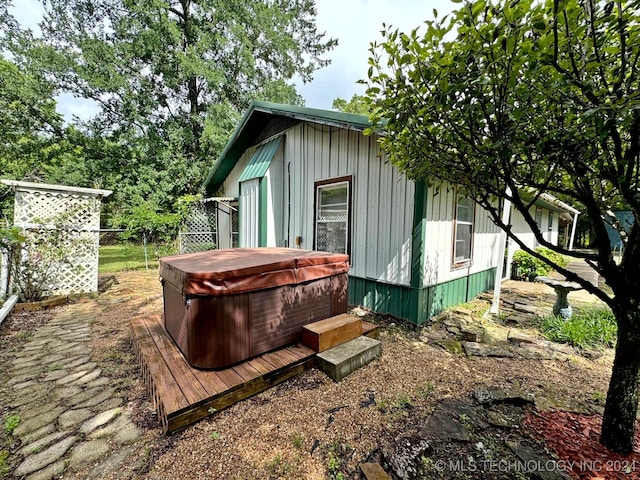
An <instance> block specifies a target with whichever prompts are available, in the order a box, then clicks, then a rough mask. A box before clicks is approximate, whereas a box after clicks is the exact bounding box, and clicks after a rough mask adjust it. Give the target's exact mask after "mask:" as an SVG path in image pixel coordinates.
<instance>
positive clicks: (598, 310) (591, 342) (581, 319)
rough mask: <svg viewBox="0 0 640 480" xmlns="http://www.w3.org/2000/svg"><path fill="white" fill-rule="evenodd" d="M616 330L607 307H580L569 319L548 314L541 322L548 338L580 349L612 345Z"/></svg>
mask: <svg viewBox="0 0 640 480" xmlns="http://www.w3.org/2000/svg"><path fill="white" fill-rule="evenodd" d="M617 330H618V328H617V325H616V321H615V317H614V315H613V312H612V311H611V309H609V308H608V307H582V308H580V309H579V310H577V311H576V312H575V313H574V315H573V316H572V317H571V318H570V319H569V320H564V319H562V318H560V317H555V316H550V317H547V318H545V319H544V320H543V322H542V331H543V333H544V334H545V336H546V337H547V338H548V339H549V340H552V341H554V342H560V343H568V344H570V345H573V346H574V347H578V348H580V349H584V348H587V347H594V346H605V347H613V346H614V345H615V343H616V334H617Z"/></svg>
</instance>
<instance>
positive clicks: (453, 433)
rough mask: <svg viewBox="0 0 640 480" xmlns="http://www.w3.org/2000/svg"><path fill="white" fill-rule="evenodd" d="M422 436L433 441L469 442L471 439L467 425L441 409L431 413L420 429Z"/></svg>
mask: <svg viewBox="0 0 640 480" xmlns="http://www.w3.org/2000/svg"><path fill="white" fill-rule="evenodd" d="M420 436H421V437H422V438H425V439H427V440H430V441H431V442H433V443H436V442H451V441H455V442H468V441H469V440H470V437H469V433H468V432H467V429H466V428H465V426H464V425H463V424H462V423H460V422H459V421H458V420H456V419H455V418H453V417H452V416H451V415H449V414H448V413H447V412H446V411H444V410H441V409H437V410H436V411H435V412H433V413H432V414H431V416H430V417H429V419H428V420H427V423H425V425H424V426H423V427H422V429H421V430H420Z"/></svg>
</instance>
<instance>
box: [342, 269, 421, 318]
mask: <svg viewBox="0 0 640 480" xmlns="http://www.w3.org/2000/svg"><path fill="white" fill-rule="evenodd" d="M414 293H415V291H414V289H412V288H411V287H408V286H406V285H393V284H389V283H383V282H378V281H376V280H371V279H369V278H359V277H352V276H349V305H362V306H363V307H367V308H369V309H371V310H373V311H375V312H378V313H388V314H391V315H394V316H396V317H398V318H404V319H406V320H409V321H413V320H412V308H411V305H412V303H413V297H414Z"/></svg>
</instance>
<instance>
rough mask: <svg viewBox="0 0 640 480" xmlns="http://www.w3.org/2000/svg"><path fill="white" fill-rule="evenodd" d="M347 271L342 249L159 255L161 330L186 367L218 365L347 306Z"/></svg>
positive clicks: (289, 338) (289, 337)
mask: <svg viewBox="0 0 640 480" xmlns="http://www.w3.org/2000/svg"><path fill="white" fill-rule="evenodd" d="M348 270H349V263H348V256H347V255H342V254H334V253H327V252H315V251H309V250H297V249H289V248H236V249H224V250H212V251H208V252H198V253H191V254H186V255H174V256H171V257H165V258H161V259H160V277H161V280H162V284H163V294H164V319H165V328H166V330H167V332H168V333H169V334H170V335H171V337H172V338H173V339H174V341H175V342H176V344H177V345H178V347H179V348H180V350H181V351H182V353H183V354H184V355H185V357H186V358H187V360H188V361H189V363H190V364H191V365H193V366H195V367H199V368H223V367H226V366H228V365H231V364H234V363H238V362H241V361H243V360H246V359H247V358H250V357H253V356H255V355H259V354H261V353H264V352H267V351H269V350H273V349H275V348H280V347H282V346H284V345H287V344H291V343H294V342H297V341H299V340H300V337H301V332H302V326H304V325H306V324H308V323H311V322H315V321H318V320H322V319H324V318H327V317H330V316H333V315H338V314H340V313H344V312H346V310H347V283H348V280H347V272H348Z"/></svg>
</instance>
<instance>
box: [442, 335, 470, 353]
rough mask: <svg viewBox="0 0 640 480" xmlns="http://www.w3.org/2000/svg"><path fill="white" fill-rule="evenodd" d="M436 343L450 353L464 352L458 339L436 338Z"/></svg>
mask: <svg viewBox="0 0 640 480" xmlns="http://www.w3.org/2000/svg"><path fill="white" fill-rule="evenodd" d="M436 344H438V345H440V346H441V347H442V348H444V349H445V350H446V351H447V352H449V353H451V354H452V355H462V354H464V350H462V342H460V341H458V340H452V339H450V338H447V339H444V340H438V341H437V342H436Z"/></svg>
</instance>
